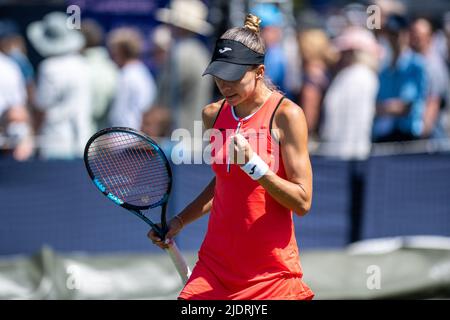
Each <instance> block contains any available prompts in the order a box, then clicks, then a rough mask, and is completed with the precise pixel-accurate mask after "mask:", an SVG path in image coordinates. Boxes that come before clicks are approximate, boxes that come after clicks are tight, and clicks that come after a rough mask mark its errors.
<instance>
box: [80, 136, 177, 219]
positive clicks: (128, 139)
mask: <svg viewBox="0 0 450 320" xmlns="http://www.w3.org/2000/svg"><path fill="white" fill-rule="evenodd" d="M84 163H85V166H86V169H87V171H88V174H89V176H90V178H91V179H92V181H93V182H94V184H95V186H96V187H97V188H98V189H99V190H100V191H101V192H102V193H103V194H104V195H105V196H106V197H107V198H109V199H110V200H112V201H113V202H114V203H116V204H117V205H120V206H122V207H124V208H126V209H130V210H146V209H151V208H155V207H157V206H163V208H164V209H165V207H166V204H167V201H168V198H169V194H170V191H171V188H172V171H171V168H170V165H169V161H168V160H167V157H166V155H165V154H164V152H163V151H162V150H161V148H160V147H159V146H158V144H157V143H156V142H155V141H154V140H153V139H151V138H150V137H149V136H147V135H145V134H144V133H141V132H139V131H137V130H134V129H131V128H126V127H111V128H106V129H103V130H100V131H99V132H97V133H95V134H94V135H93V136H92V137H91V138H90V139H89V140H88V142H87V143H86V147H85V149H84ZM164 211H165V210H164Z"/></svg>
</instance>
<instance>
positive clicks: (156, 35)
mask: <svg viewBox="0 0 450 320" xmlns="http://www.w3.org/2000/svg"><path fill="white" fill-rule="evenodd" d="M150 43H151V46H152V47H151V50H150V55H151V59H150V60H151V68H152V71H153V74H154V75H155V78H156V79H159V77H160V74H161V72H162V70H163V68H164V66H165V65H166V63H168V60H169V54H170V46H171V44H172V33H171V32H170V27H168V26H167V25H165V24H160V25H159V26H157V27H155V28H154V29H153V31H152V33H151V35H150Z"/></svg>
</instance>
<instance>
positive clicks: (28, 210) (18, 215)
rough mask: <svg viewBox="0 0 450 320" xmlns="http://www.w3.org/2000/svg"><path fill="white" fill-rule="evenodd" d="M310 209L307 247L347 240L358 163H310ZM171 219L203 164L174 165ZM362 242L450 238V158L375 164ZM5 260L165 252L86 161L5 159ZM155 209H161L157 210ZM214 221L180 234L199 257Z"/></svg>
mask: <svg viewBox="0 0 450 320" xmlns="http://www.w3.org/2000/svg"><path fill="white" fill-rule="evenodd" d="M312 164H313V171H314V194H313V205H312V209H311V211H310V213H308V214H307V215H306V216H304V217H297V216H296V217H295V218H294V222H295V227H296V234H297V239H298V244H299V247H300V249H301V250H303V249H310V248H338V247H343V246H345V245H346V244H348V243H349V239H350V231H351V226H352V223H353V222H354V220H353V221H352V220H351V215H350V213H351V211H352V208H353V207H354V206H352V204H354V194H353V192H354V191H355V190H354V189H352V170H353V169H352V168H353V167H352V164H351V163H348V162H344V161H332V160H330V159H325V158H320V157H312ZM172 168H173V173H174V187H173V190H172V194H171V198H170V201H169V215H172V214H175V213H178V212H179V211H180V210H181V209H182V208H184V206H186V205H187V204H188V203H189V202H190V201H192V199H194V197H195V196H197V195H198V194H199V193H200V192H201V191H202V190H203V188H204V187H205V186H206V185H207V184H208V182H209V181H210V180H211V178H212V177H213V173H212V171H211V169H210V168H209V167H208V166H207V165H182V166H172ZM363 168H364V169H365V170H366V171H365V172H366V174H365V175H366V179H365V180H366V183H365V185H366V188H365V189H364V196H363V204H362V209H361V212H360V214H362V229H361V231H362V238H374V237H384V236H397V235H416V234H431V235H446V236H449V235H450V156H449V155H427V156H397V157H379V158H373V159H371V160H369V162H368V163H367V168H366V167H363ZM0 201H1V203H2V205H1V206H0V255H4V254H16V253H25V254H29V253H33V252H36V251H37V250H38V249H39V248H40V247H41V246H42V245H44V244H47V245H50V246H51V247H53V248H54V249H55V250H58V251H87V252H117V251H135V252H159V251H158V250H159V249H158V248H156V247H155V246H153V245H152V244H151V243H150V242H149V241H148V239H147V238H146V234H147V232H148V227H147V225H146V224H145V223H143V222H142V221H140V220H139V219H137V218H136V217H134V216H133V215H131V214H129V213H127V212H126V211H125V210H124V209H122V208H119V207H117V206H116V205H115V204H113V203H112V202H111V201H109V200H108V199H106V198H105V197H104V196H103V195H101V194H100V193H99V192H98V191H97V190H96V188H95V187H94V185H93V184H92V182H91V181H90V179H89V178H88V176H87V173H86V172H85V168H84V165H83V163H82V161H69V162H65V161H49V162H40V161H36V162H28V163H16V162H12V161H0ZM156 210H159V209H156ZM207 220H208V216H205V217H203V218H201V219H200V220H198V221H196V222H195V223H193V224H191V225H189V226H187V227H186V229H185V230H184V231H183V232H182V233H181V234H180V236H179V237H178V239H177V240H178V243H179V246H180V247H181V248H182V249H183V250H191V251H196V250H198V248H199V246H200V244H201V241H202V239H203V237H204V235H205V232H206V227H207Z"/></svg>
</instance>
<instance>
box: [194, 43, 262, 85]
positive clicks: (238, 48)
mask: <svg viewBox="0 0 450 320" xmlns="http://www.w3.org/2000/svg"><path fill="white" fill-rule="evenodd" d="M263 63H264V54H261V53H258V52H256V51H253V50H252V49H250V48H248V47H246V46H245V45H243V44H242V43H240V42H238V41H234V40H228V39H219V40H218V41H217V42H216V48H215V49H214V54H213V57H212V59H211V63H210V64H209V66H208V67H207V68H206V70H205V72H204V73H203V75H206V74H210V75H213V76H215V77H217V78H220V79H222V80H225V81H236V80H239V79H241V78H242V77H243V76H244V74H245V72H247V70H248V69H249V68H250V67H251V66H254V65H259V64H263Z"/></svg>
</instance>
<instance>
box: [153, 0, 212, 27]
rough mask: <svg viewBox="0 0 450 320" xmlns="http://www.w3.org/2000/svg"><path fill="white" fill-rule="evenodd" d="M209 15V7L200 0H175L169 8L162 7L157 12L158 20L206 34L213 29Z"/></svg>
mask: <svg viewBox="0 0 450 320" xmlns="http://www.w3.org/2000/svg"><path fill="white" fill-rule="evenodd" d="M207 17H208V7H207V6H206V5H205V4H204V3H203V2H201V1H199V0H175V1H172V2H171V4H170V7H169V8H161V9H159V10H158V11H157V12H156V19H157V20H158V21H161V22H164V23H167V24H170V25H173V26H176V27H179V28H182V29H185V30H189V31H192V32H194V33H197V34H200V35H204V36H207V35H210V34H211V33H212V31H213V27H212V25H211V24H210V23H209V22H208V21H207Z"/></svg>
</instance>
